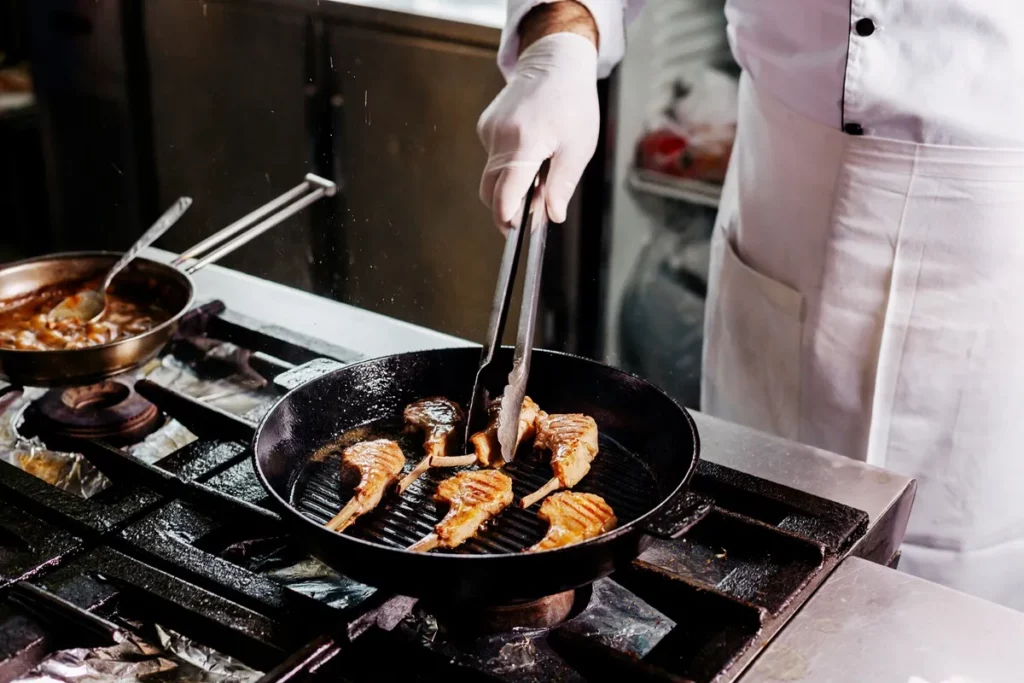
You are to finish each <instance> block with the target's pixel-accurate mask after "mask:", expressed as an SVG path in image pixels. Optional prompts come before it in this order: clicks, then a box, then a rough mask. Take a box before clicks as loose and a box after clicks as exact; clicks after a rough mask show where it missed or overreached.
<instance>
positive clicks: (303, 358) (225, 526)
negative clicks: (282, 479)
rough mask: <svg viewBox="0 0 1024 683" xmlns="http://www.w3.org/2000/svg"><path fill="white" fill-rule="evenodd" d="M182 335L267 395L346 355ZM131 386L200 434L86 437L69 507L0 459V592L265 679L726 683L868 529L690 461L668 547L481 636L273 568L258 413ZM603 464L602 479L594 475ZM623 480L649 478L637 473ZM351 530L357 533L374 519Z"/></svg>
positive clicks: (402, 603)
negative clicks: (561, 606)
mask: <svg viewBox="0 0 1024 683" xmlns="http://www.w3.org/2000/svg"><path fill="white" fill-rule="evenodd" d="M182 334H183V335H184V336H183V337H182V339H181V341H180V343H179V344H175V345H172V353H173V352H174V348H175V347H177V348H178V350H179V351H180V352H182V353H196V352H200V353H201V352H202V351H203V349H204V348H207V346H208V345H207V344H205V343H203V342H198V343H197V340H202V339H204V338H213V339H219V340H224V341H229V342H231V343H233V344H235V345H237V346H239V347H240V348H241V349H242V351H241V352H240V357H242V358H244V359H245V361H246V362H248V363H250V364H251V366H252V367H253V369H254V370H255V371H256V372H257V374H259V375H260V376H262V377H264V378H267V384H266V390H267V391H269V392H277V393H278V394H281V393H283V392H284V391H286V390H287V389H289V388H290V387H292V386H295V385H296V384H297V383H301V382H302V381H306V380H308V379H311V378H313V377H316V376H317V375H319V374H322V373H323V372H326V371H329V370H331V369H333V368H335V367H337V366H338V364H339V363H345V362H351V361H352V360H355V359H356V356H355V354H352V353H351V352H347V351H344V350H341V349H335V348H331V347H326V346H324V345H323V344H319V343H314V342H312V341H310V340H306V339H302V338H298V337H296V336H295V335H292V334H290V333H288V332H287V331H283V330H279V329H277V328H273V327H270V326H266V325H262V324H259V323H256V322H254V321H251V320H245V319H243V318H241V317H239V316H236V315H233V314H232V313H231V312H229V311H225V310H224V309H223V307H222V306H216V305H214V306H209V305H208V306H204V307H200V308H199V309H198V310H197V311H196V312H195V315H193V316H191V317H190V318H189V320H188V321H187V322H186V324H185V325H183V329H182ZM270 378H273V379H272V381H271V379H270ZM139 393H140V394H142V395H144V396H145V397H146V398H147V399H148V400H150V401H152V402H153V403H154V404H156V405H157V406H158V408H159V409H160V410H162V411H163V412H165V413H166V414H168V415H169V416H171V417H174V418H176V419H177V420H179V421H180V422H182V423H183V424H184V425H185V426H186V427H188V429H189V430H190V431H192V432H193V433H195V434H197V435H198V436H199V437H200V438H199V440H198V441H196V442H194V443H192V444H190V445H188V446H186V447H184V448H182V449H180V450H178V451H177V452H175V453H173V454H172V455H170V456H168V457H166V458H164V459H163V460H161V461H160V462H158V463H157V465H155V466H154V465H147V464H145V463H142V462H139V461H135V460H132V459H130V458H127V457H125V455H124V454H123V453H122V452H120V451H118V450H117V449H115V448H113V447H111V446H109V445H107V444H102V443H98V442H91V443H89V444H87V447H85V446H84V445H83V449H82V452H83V453H85V454H86V456H87V457H88V458H89V459H90V460H92V461H93V462H94V464H96V465H97V466H98V467H100V469H103V470H104V471H105V472H106V473H107V474H108V475H109V476H110V477H111V478H112V479H113V480H114V486H113V487H112V488H111V489H109V490H107V491H104V492H102V493H101V494H99V495H98V496H96V497H95V498H94V499H90V500H82V499H73V500H72V499H71V497H69V496H67V495H66V494H64V493H63V492H61V491H58V490H56V489H54V488H53V487H49V486H47V485H46V484H44V483H43V482H41V481H39V480H37V479H35V478H34V477H31V476H29V475H27V474H26V473H24V472H21V471H20V470H17V469H15V468H13V467H9V466H6V465H3V466H0V496H2V497H3V498H4V500H5V502H7V501H11V502H13V503H14V504H15V505H17V506H18V507H17V508H11V507H10V506H7V507H5V508H4V509H0V549H2V550H0V577H2V578H3V580H0V597H2V595H3V593H2V591H3V590H4V585H5V583H4V581H6V585H10V584H12V583H15V582H24V581H26V580H29V579H31V581H33V582H34V583H36V584H37V585H38V586H40V587H42V588H44V589H46V590H49V591H52V592H54V593H56V594H59V595H61V596H62V597H64V598H66V599H69V600H71V601H72V602H74V603H75V604H76V605H78V606H79V607H80V608H82V609H86V610H91V611H92V612H94V613H96V614H99V615H101V616H111V615H116V614H118V613H119V611H120V609H121V608H122V607H126V606H127V607H129V608H132V609H131V610H129V611H134V610H138V609H143V610H145V611H146V612H147V614H148V615H149V618H150V619H152V620H153V621H156V622H158V623H162V624H165V625H167V626H169V627H171V628H174V629H176V630H178V631H180V632H182V633H184V634H185V635H187V636H189V637H192V638H194V639H196V640H197V641H199V642H203V643H205V644H208V645H210V646H211V647H216V648H218V649H219V650H221V651H223V652H225V653H228V654H231V655H232V656H235V657H238V658H239V659H240V660H241V661H243V662H245V663H247V664H249V665H250V666H252V667H254V668H256V669H259V670H262V671H268V674H267V676H266V680H267V681H280V680H306V679H311V680H316V679H318V678H321V679H323V680H341V679H344V680H347V681H352V682H353V683H359V682H361V681H377V680H380V677H381V672H382V670H381V666H382V663H384V662H387V666H388V671H389V673H390V674H393V675H394V676H395V677H398V678H401V679H403V680H410V681H412V680H440V679H444V680H447V681H451V680H455V681H497V680H505V681H515V682H516V683H528V682H529V681H546V680H559V681H565V682H570V683H576V682H585V681H603V680H609V678H612V679H619V680H630V681H692V682H694V683H725V682H727V681H734V680H736V679H738V678H739V677H740V675H741V674H742V671H743V670H744V668H745V667H746V665H747V664H748V663H749V662H750V661H751V660H752V658H753V657H754V656H755V655H756V653H757V652H759V651H760V650H761V649H763V647H764V646H765V645H766V644H767V643H768V642H769V641H770V640H771V638H772V637H773V636H774V635H775V634H776V633H777V632H778V631H779V629H781V628H782V626H783V625H784V624H785V622H786V620H787V619H788V618H789V617H790V616H791V615H792V614H793V613H794V612H795V611H796V609H798V608H799V607H800V605H801V604H803V602H804V601H805V600H806V599H807V598H808V597H809V596H810V594H811V593H812V592H813V590H814V589H815V588H816V587H817V586H818V585H819V584H820V583H821V582H822V581H823V580H824V579H825V577H827V576H828V574H829V573H830V572H831V571H832V569H833V568H834V567H835V565H836V564H837V563H838V562H839V561H840V560H841V559H842V558H843V557H844V555H845V554H846V553H847V552H849V551H850V549H851V547H852V546H853V544H854V543H856V542H857V541H858V539H860V538H861V537H862V536H863V535H864V533H865V530H866V523H867V520H866V515H865V514H864V513H863V512H860V511H857V510H853V509H851V508H849V507H845V506H842V505H839V504H836V503H833V502H830V501H827V500H823V499H820V498H816V497H814V496H810V495H807V494H803V493H801V492H798V491H795V490H792V489H789V488H787V487H784V486H779V485H776V484H772V483H770V482H767V481H764V480H761V479H757V478H755V477H750V476H748V475H744V474H741V473H739V472H735V471H733V470H729V469H726V468H723V467H719V466H716V465H714V464H712V463H710V462H707V461H702V462H701V463H700V464H699V466H698V470H697V474H696V475H695V477H694V479H693V483H692V486H693V488H694V489H695V490H696V491H698V492H700V493H703V494H706V495H709V496H710V497H712V498H713V499H714V500H715V509H714V510H713V511H712V512H711V514H709V515H708V516H707V517H706V518H705V519H704V520H702V521H701V522H700V523H699V524H698V525H697V526H696V527H694V529H693V530H692V531H691V532H690V533H689V534H688V535H687V536H686V537H685V538H684V539H682V540H680V541H678V542H660V541H658V542H655V543H653V544H652V546H651V547H650V548H649V549H648V550H647V552H645V554H644V555H642V556H641V557H640V558H639V559H638V560H637V561H635V562H634V563H633V564H632V566H631V567H629V568H628V569H625V570H622V571H619V572H617V573H616V574H614V575H613V576H612V577H611V578H608V579H602V580H600V581H598V582H596V583H595V584H594V585H593V586H591V587H590V589H589V590H591V591H592V594H591V595H590V596H589V597H588V596H582V597H583V599H581V596H580V595H579V594H577V596H576V598H577V600H576V606H575V607H574V611H573V612H572V614H570V615H568V619H567V620H566V621H564V623H561V624H560V625H558V626H556V627H554V628H526V629H522V628H520V629H516V630H513V631H511V632H502V633H493V634H490V635H484V633H483V632H484V631H486V630H489V629H487V628H485V627H482V626H476V627H470V628H469V629H466V627H465V624H458V623H457V621H458V620H456V621H455V622H452V621H451V620H449V621H448V623H447V624H446V623H445V619H444V618H443V617H444V616H445V615H440V616H441V617H442V618H438V617H439V615H437V614H435V612H439V611H443V610H438V609H436V606H434V607H432V606H430V605H426V604H423V605H417V604H415V601H414V600H411V599H409V598H402V597H398V596H389V595H386V594H383V593H382V592H380V591H374V590H373V589H372V588H369V587H367V586H362V585H360V584H357V583H355V582H353V581H351V580H349V579H346V578H345V577H341V576H338V575H337V574H334V573H330V572H325V573H323V574H322V575H320V574H318V575H317V576H315V577H314V578H315V580H314V581H307V582H306V584H305V585H303V584H302V582H301V581H300V582H298V583H296V582H294V581H291V580H290V579H289V580H286V579H285V578H282V577H283V576H284V575H285V574H288V573H289V572H291V570H290V569H289V565H288V563H290V562H298V563H299V564H298V565H297V566H299V567H300V568H306V569H308V568H309V567H314V568H315V566H316V565H315V563H314V561H312V560H311V559H310V558H308V556H307V555H306V554H305V553H304V552H303V551H302V549H301V548H299V547H296V546H295V545H294V542H293V540H292V539H291V538H290V537H289V536H288V533H287V531H286V528H285V527H284V525H282V524H281V522H280V518H279V516H278V515H277V514H276V513H275V512H273V511H271V510H270V509H269V508H268V505H269V501H268V500H267V496H266V493H265V492H264V490H263V489H262V487H261V486H260V485H259V483H258V481H257V479H256V475H255V472H254V470H253V467H252V463H251V453H249V451H248V439H249V437H250V436H251V433H252V430H253V428H254V425H253V421H254V420H255V419H256V418H257V417H258V416H257V415H250V416H248V419H239V418H237V417H234V416H231V415H228V414H224V413H223V412H222V411H217V410H214V409H211V407H210V406H208V405H204V404H202V403H200V402H198V401H195V400H193V399H189V398H187V397H185V396H183V395H178V394H176V393H174V392H171V391H167V390H165V389H161V388H159V387H152V386H148V387H147V386H142V385H139ZM414 452H416V453H418V450H416V451H414ZM333 457H335V458H336V456H333ZM411 459H412V460H415V459H417V458H411ZM605 464H607V466H608V467H609V469H608V470H607V471H604V470H601V469H598V468H599V467H601V466H603V465H605ZM615 465H616V462H615V461H614V460H613V459H606V461H605V463H601V459H600V458H599V459H598V461H596V462H595V472H594V473H592V474H591V477H592V480H591V481H592V482H594V483H595V484H599V485H604V484H605V483H607V480H608V479H617V478H618V477H619V476H620V475H621V474H622V473H621V472H619V471H618V470H617V469H616V467H615ZM513 467H524V468H529V467H535V469H534V470H533V471H532V472H531V476H532V477H533V478H532V480H531V479H530V478H529V476H527V474H526V473H521V474H519V475H517V477H516V480H517V485H518V486H520V487H522V488H523V489H526V488H528V487H533V486H535V485H540V484H542V483H543V482H544V481H546V479H547V478H548V477H549V476H550V474H549V472H548V471H547V470H546V469H545V468H544V467H539V466H535V465H532V464H531V463H529V462H528V461H526V460H522V461H518V460H517V462H516V463H514V464H513ZM108 468H111V469H110V470H109V471H108ZM337 471H338V468H337V463H336V462H327V463H326V464H325V470H324V474H323V475H322V476H324V477H325V479H322V480H319V482H318V483H316V485H315V486H314V483H313V482H317V480H315V479H311V480H310V483H307V484H306V489H307V490H308V491H313V490H314V489H315V490H316V497H318V498H319V500H316V501H315V503H316V504H315V505H312V503H311V507H309V508H308V510H307V512H308V513H311V514H313V515H314V516H315V518H316V519H318V521H324V520H325V519H326V518H327V517H329V516H330V515H331V514H333V513H334V511H336V510H337V509H338V508H340V507H341V503H342V502H343V495H342V494H340V493H337V492H336V491H338V489H336V488H333V486H334V481H335V480H334V477H336V476H337ZM628 471H629V473H630V474H635V473H636V472H637V468H635V467H631V468H629V470H628ZM449 474H451V471H448V470H437V471H431V472H429V473H428V475H427V476H426V477H424V478H423V479H422V480H421V481H420V482H419V483H418V484H417V485H416V487H415V488H414V490H413V492H412V494H413V496H417V498H414V500H416V501H420V502H423V503H424V504H425V505H426V506H427V507H428V509H429V510H430V515H428V516H424V517H422V518H419V519H420V521H419V523H418V525H417V526H415V527H414V528H415V531H413V532H409V531H397V530H395V529H391V530H390V531H389V532H388V533H390V534H391V536H390V538H391V542H392V543H393V544H394V545H401V546H405V545H408V544H409V543H411V542H413V541H415V540H418V535H420V534H422V533H426V532H427V531H429V530H430V526H431V524H432V523H433V521H434V520H436V519H437V518H438V517H440V515H441V514H442V513H443V509H442V508H441V507H439V506H435V505H434V503H432V502H430V503H427V500H426V499H427V497H428V496H429V494H430V493H432V492H433V489H434V485H435V484H436V483H437V481H439V480H440V479H441V478H443V477H444V476H447V475H449ZM595 475H596V476H595ZM584 481H585V482H587V480H584ZM588 483H589V482H588ZM616 485H617V486H618V485H619V484H618V482H617V484H616ZM629 485H630V486H636V487H638V488H639V489H640V490H641V491H643V490H648V491H650V487H651V486H652V484H651V483H650V482H648V481H646V480H645V479H644V477H642V476H641V477H640V478H639V479H638V480H636V481H633V482H631V483H630V484H629ZM645 487H648V488H647V489H645ZM621 490H622V491H623V493H625V487H624V488H622V489H621ZM517 493H522V491H519V490H518V489H517ZM307 498H308V500H310V501H314V497H313V495H312V494H309V495H307ZM613 505H615V507H616V511H617V512H619V513H622V514H624V515H629V514H632V515H634V516H635V515H636V514H639V512H640V509H641V508H642V506H636V507H635V508H631V507H630V505H631V501H630V500H628V496H627V495H623V496H622V497H621V499H619V500H613ZM22 511H24V512H25V514H24V515H22ZM526 520H529V521H526ZM513 521H516V522H517V523H516V525H515V534H509V535H507V536H502V537H501V538H506V539H507V541H505V542H502V543H495V544H493V545H492V546H491V547H490V548H487V547H486V545H485V543H486V540H485V541H481V542H480V545H479V547H474V546H470V548H469V549H468V550H470V551H474V552H480V551H485V550H489V551H492V552H493V551H494V550H495V549H500V550H501V551H503V552H518V551H519V550H520V549H521V548H522V547H523V546H525V545H528V544H529V543H531V542H532V541H534V540H536V539H537V538H539V537H540V535H541V534H542V532H543V531H544V530H543V528H541V525H539V524H538V523H537V522H538V520H536V518H535V517H533V515H532V514H530V513H527V518H526V519H518V518H513ZM363 522H370V523H371V528H373V526H372V522H373V520H372V519H367V520H363ZM363 522H361V523H360V525H358V527H357V529H356V530H354V532H355V533H363V532H364V526H365V525H364V524H363ZM48 537H49V538H52V539H53V540H52V542H49V541H48ZM513 539H514V540H513ZM281 567H285V569H286V570H288V571H285V572H284V573H282V572H281V571H279V569H280V568H281ZM317 571H319V570H317ZM291 574H295V572H291ZM300 574H301V572H300ZM299 578H300V579H302V578H303V577H301V576H300V577H299ZM307 578H308V577H307ZM310 585H313V586H314V588H313V589H310V588H309V586H310ZM4 609H6V608H3V607H0V643H4V645H3V647H4V648H6V650H4V651H3V652H0V682H2V681H4V680H6V679H5V676H6V675H7V674H8V673H9V672H10V671H12V670H13V669H11V668H10V666H11V665H12V663H16V662H22V663H24V662H25V661H27V660H28V659H31V656H35V655H38V654H39V653H40V652H41V651H44V650H45V649H46V648H42V650H40V645H39V643H40V642H42V641H40V640H39V629H38V628H36V627H35V626H33V627H32V628H29V629H28V630H29V631H32V632H33V633H36V636H37V637H36V638H35V640H33V639H32V638H28V640H26V637H25V634H26V632H27V631H26V625H25V620H24V617H23V615H22V618H21V621H20V622H18V623H20V626H12V625H11V622H10V620H9V619H6V617H8V616H10V614H11V613H10V612H9V611H7V612H4ZM695 615H699V618H695ZM69 623H77V622H75V621H74V619H72V618H71V617H69ZM460 626H461V628H460ZM19 629H20V630H19ZM33 629H34V630H33ZM43 631H45V628H44V629H43ZM302 643H306V644H305V645H302ZM19 648H20V649H19ZM33 653H34V654H33ZM30 655H31V656H30ZM275 665H276V666H275ZM5 667H6V668H5ZM15 668H16V667H15Z"/></svg>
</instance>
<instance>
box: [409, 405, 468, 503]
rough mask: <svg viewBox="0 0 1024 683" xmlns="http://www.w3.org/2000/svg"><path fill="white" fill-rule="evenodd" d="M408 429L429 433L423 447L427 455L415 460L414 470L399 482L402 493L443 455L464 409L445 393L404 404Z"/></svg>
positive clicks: (445, 454) (445, 453) (446, 453)
mask: <svg viewBox="0 0 1024 683" xmlns="http://www.w3.org/2000/svg"><path fill="white" fill-rule="evenodd" d="M402 416H403V417H404V418H405V424H406V426H407V428H409V429H415V430H418V431H422V432H423V433H424V434H425V435H426V440H425V441H424V442H423V449H424V450H425V451H426V455H424V456H423V459H422V460H420V461H419V462H418V463H416V466H415V467H413V468H412V471H411V472H409V474H407V475H406V476H405V477H404V478H403V479H402V481H400V482H399V483H398V492H399V493H403V492H404V491H405V490H406V489H407V488H409V486H411V485H412V483H413V482H414V481H416V479H418V478H419V476H420V475H421V474H423V473H424V472H426V471H427V470H428V469H429V468H430V466H431V461H432V460H433V459H434V458H444V457H445V456H447V455H448V448H449V445H450V442H451V437H452V435H453V434H455V429H456V427H457V426H458V425H459V423H460V422H462V420H463V419H464V417H463V414H462V408H460V407H459V405H458V404H457V403H455V402H454V401H449V400H448V399H446V398H444V397H442V396H435V397H431V398H421V399H420V400H418V401H413V402H412V403H410V404H409V405H407V406H406V407H405V411H404V412H403V413H402Z"/></svg>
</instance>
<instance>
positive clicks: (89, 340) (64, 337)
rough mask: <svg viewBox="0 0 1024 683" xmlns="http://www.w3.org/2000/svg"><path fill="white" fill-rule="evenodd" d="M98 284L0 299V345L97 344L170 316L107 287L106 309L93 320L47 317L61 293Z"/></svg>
mask: <svg viewBox="0 0 1024 683" xmlns="http://www.w3.org/2000/svg"><path fill="white" fill-rule="evenodd" d="M98 286H99V282H98V281H94V282H87V283H74V284H73V285H68V284H61V285H59V286H56V287H51V288H47V289H43V290H41V291H38V292H34V293H33V294H30V295H28V296H26V297H22V298H20V299H13V300H8V301H0V349H15V350H20V351H57V350H62V349H82V348H85V347H88V346H99V345H100V344H109V343H111V342H115V341H120V340H122V339H128V338H129V337H134V336H136V335H139V334H142V333H143V332H146V331H147V330H150V329H152V328H153V327H155V326H156V325H159V324H160V323H162V322H164V321H165V320H167V319H169V318H170V317H171V315H170V314H169V313H168V312H166V311H164V310H162V309H161V308H159V307H158V306H155V305H152V304H140V303H137V302H135V301H131V300H129V299H126V298H124V297H123V296H119V295H118V294H117V292H116V290H114V289H112V290H108V291H107V310H106V311H104V313H103V315H102V316H101V317H100V319H99V320H97V321H96V322H93V323H84V322H82V321H81V320H78V319H77V318H69V319H66V320H60V321H57V322H50V321H49V320H47V314H48V313H49V312H50V310H51V309H53V307H54V306H56V305H57V304H59V303H60V302H61V301H62V300H63V299H64V297H66V296H68V295H69V294H73V293H74V292H77V291H81V290H82V289H91V288H96V287H98Z"/></svg>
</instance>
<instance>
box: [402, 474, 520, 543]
mask: <svg viewBox="0 0 1024 683" xmlns="http://www.w3.org/2000/svg"><path fill="white" fill-rule="evenodd" d="M434 500H436V501H439V502H444V503H448V505H449V509H448V514H446V515H445V516H444V519H442V520H441V521H440V522H438V523H437V526H435V527H434V533H432V534H430V535H428V536H426V537H425V538H423V540H421V541H419V542H418V543H416V544H415V545H413V546H412V547H410V548H409V549H410V550H415V551H420V552H425V551H428V550H432V549H434V548H437V547H438V546H440V547H442V548H456V547H458V546H460V545H462V544H463V543H464V542H466V541H467V540H468V539H469V538H470V537H472V536H473V535H474V534H475V533H476V532H477V531H479V530H480V528H481V527H482V526H483V525H484V524H485V523H486V522H487V521H488V520H489V519H491V518H492V517H494V516H495V515H497V514H498V513H499V512H501V511H502V510H504V509H505V508H507V507H508V506H509V505H511V504H512V480H511V479H510V478H509V477H508V475H506V474H504V473H502V472H499V471H498V470H471V471H467V472H459V473H458V474H456V475H455V476H454V477H449V478H448V479H445V480H444V481H442V482H441V483H440V485H438V487H437V493H436V494H434Z"/></svg>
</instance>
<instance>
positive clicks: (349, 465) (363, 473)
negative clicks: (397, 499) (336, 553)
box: [327, 439, 405, 531]
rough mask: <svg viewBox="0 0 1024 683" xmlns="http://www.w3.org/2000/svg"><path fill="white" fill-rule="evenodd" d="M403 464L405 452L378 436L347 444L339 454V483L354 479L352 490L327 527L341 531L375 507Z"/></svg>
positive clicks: (400, 470) (392, 442)
mask: <svg viewBox="0 0 1024 683" xmlns="http://www.w3.org/2000/svg"><path fill="white" fill-rule="evenodd" d="M403 467H405V455H403V454H402V449H401V448H400V447H399V446H398V444H397V443H395V442H394V441H390V440H388V439H378V440H376V441H362V442H360V443H357V444H355V445H354V446H349V447H348V448H346V449H345V450H344V451H342V454H341V477H342V481H343V482H352V481H353V480H354V481H356V482H357V483H356V485H355V493H353V495H352V498H351V500H349V501H348V503H346V504H345V507H343V508H342V509H341V512H339V513H338V514H337V515H335V516H334V519H332V520H331V521H329V522H327V528H328V529H333V530H334V531H343V530H345V529H346V528H348V527H349V525H351V524H352V523H353V522H354V521H356V518H357V517H359V516H360V515H364V514H366V513H367V512H369V511H370V510H372V509H374V508H375V507H377V504H378V503H380V499H381V498H382V497H383V496H384V491H385V490H386V489H387V488H388V487H390V486H391V484H392V483H394V481H395V479H397V478H398V475H399V474H401V473H402V468H403Z"/></svg>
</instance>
